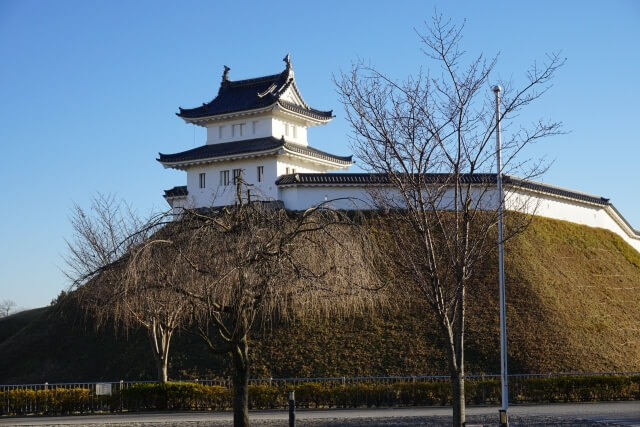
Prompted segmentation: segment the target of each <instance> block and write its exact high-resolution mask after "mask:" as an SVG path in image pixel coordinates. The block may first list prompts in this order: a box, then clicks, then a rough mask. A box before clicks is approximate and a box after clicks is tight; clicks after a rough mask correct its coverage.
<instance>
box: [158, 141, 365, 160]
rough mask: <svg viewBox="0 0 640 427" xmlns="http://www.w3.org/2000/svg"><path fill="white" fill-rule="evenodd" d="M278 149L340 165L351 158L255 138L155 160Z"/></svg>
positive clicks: (210, 157) (214, 156)
mask: <svg viewBox="0 0 640 427" xmlns="http://www.w3.org/2000/svg"><path fill="white" fill-rule="evenodd" d="M279 148H284V149H286V150H289V151H292V152H295V153H298V154H303V155H307V156H310V157H315V158H317V159H322V160H327V161H331V162H336V163H341V164H351V163H352V161H351V156H336V155H334V154H330V153H326V152H324V151H321V150H318V149H316V148H313V147H309V146H303V145H299V144H294V143H291V142H286V141H285V140H284V139H277V138H274V137H266V138H256V139H249V140H244V141H236V142H225V143H222V144H209V145H203V146H201V147H198V148H193V149H191V150H187V151H183V152H180V153H175V154H162V153H159V155H160V157H159V158H158V159H157V160H158V161H159V162H160V163H165V164H167V163H181V162H188V161H197V160H206V159H215V158H218V157H226V156H231V155H236V154H245V153H246V154H250V153H259V152H265V151H266V152H269V151H275V150H277V149H279Z"/></svg>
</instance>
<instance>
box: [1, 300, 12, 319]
mask: <svg viewBox="0 0 640 427" xmlns="http://www.w3.org/2000/svg"><path fill="white" fill-rule="evenodd" d="M15 306H16V303H15V301H13V300H10V299H6V300H3V301H2V302H0V317H6V316H8V315H9V314H10V313H11V310H13V309H14V308H15Z"/></svg>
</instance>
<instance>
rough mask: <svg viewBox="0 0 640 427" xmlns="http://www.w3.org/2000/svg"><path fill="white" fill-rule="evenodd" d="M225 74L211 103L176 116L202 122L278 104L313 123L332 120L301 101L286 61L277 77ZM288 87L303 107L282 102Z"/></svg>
mask: <svg viewBox="0 0 640 427" xmlns="http://www.w3.org/2000/svg"><path fill="white" fill-rule="evenodd" d="M227 72H228V69H227V68H225V74H224V75H223V78H222V82H221V83H220V89H219V90H218V95H217V96H216V97H215V98H214V99H213V100H212V101H210V102H208V103H203V104H202V105H201V106H200V107H195V108H180V111H179V112H178V113H176V115H177V116H178V117H181V118H183V119H185V120H189V119H203V118H207V117H215V116H219V115H223V114H230V113H236V112H240V111H251V110H256V109H261V108H266V107H269V106H272V105H274V104H276V103H277V104H279V105H280V106H281V107H282V108H284V109H285V110H290V111H292V112H294V113H297V114H302V115H305V116H308V117H311V118H313V119H316V120H323V121H324V120H330V119H332V118H333V111H322V110H317V109H315V108H311V107H309V106H308V105H307V104H306V103H305V102H304V101H303V100H302V96H301V95H300V93H299V91H298V89H297V85H296V84H295V79H294V77H293V70H292V69H291V65H290V62H287V68H286V69H285V70H284V71H283V72H281V73H279V74H273V75H270V76H264V77H258V78H253V79H246V80H237V81H231V80H229V79H228V78H227ZM290 87H291V88H292V90H293V91H294V92H295V93H296V95H297V97H298V98H300V101H301V102H302V105H298V104H294V103H292V102H289V101H285V100H284V99H281V96H282V95H283V94H284V93H285V91H286V90H287V89H289V88H290Z"/></svg>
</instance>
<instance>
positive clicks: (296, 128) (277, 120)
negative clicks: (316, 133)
mask: <svg viewBox="0 0 640 427" xmlns="http://www.w3.org/2000/svg"><path fill="white" fill-rule="evenodd" d="M271 126H272V130H271V133H272V135H273V137H274V138H278V139H280V138H282V137H283V136H284V139H285V140H286V141H289V142H295V143H296V144H300V145H304V146H306V145H308V142H307V128H306V126H305V125H304V124H303V123H302V122H297V121H294V120H291V119H289V118H286V119H285V118H282V117H273V119H272V124H271Z"/></svg>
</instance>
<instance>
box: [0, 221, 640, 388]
mask: <svg viewBox="0 0 640 427" xmlns="http://www.w3.org/2000/svg"><path fill="white" fill-rule="evenodd" d="M505 262H506V272H507V277H506V283H507V304H508V314H507V316H508V334H509V335H508V339H509V370H510V372H513V373H526V372H532V373H538V372H567V371H580V372H594V371H640V254H639V253H637V252H636V251H635V250H634V249H633V248H631V247H630V246H628V245H627V244H626V243H625V242H624V241H623V240H622V239H620V238H619V237H618V236H616V235H614V234H612V233H610V232H608V231H605V230H601V229H594V228H589V227H584V226H579V225H576V224H572V223H567V222H563V221H557V220H551V219H545V218H535V220H534V221H533V223H532V225H531V227H530V228H529V229H528V230H527V231H526V232H525V233H524V234H522V235H521V236H519V237H517V238H516V239H514V240H512V241H510V242H509V243H508V245H507V248H506V260H505ZM494 266H495V259H489V260H487V263H486V265H485V266H484V268H483V269H482V271H481V274H480V276H479V280H478V281H477V283H475V284H474V285H473V286H471V287H470V291H469V300H468V301H469V304H468V317H467V319H468V320H467V321H468V323H467V347H466V360H467V372H468V373H497V372H498V371H499V349H498V287H497V279H496V273H495V267H494ZM439 341H440V338H439V335H438V331H437V329H436V324H435V322H434V321H433V319H432V318H431V316H430V315H429V313H428V310H426V309H424V308H423V307H420V306H411V307H404V308H401V309H398V310H391V311H388V312H385V313H381V314H380V313H367V314H363V315H361V316H354V317H351V318H349V319H335V320H333V321H331V322H328V321H309V322H304V323H302V322H299V323H298V324H293V325H286V326H274V327H272V328H270V329H267V330H263V331H257V332H256V333H255V334H254V335H253V336H252V340H251V343H250V346H251V347H250V348H251V351H252V361H253V370H252V376H253V377H274V378H277V377H326V376H329V377H331V376H361V375H363V376H364V375H372V376H379V375H433V374H446V371H445V359H444V354H443V352H442V351H441V350H440V349H441V346H440V344H439ZM147 346H148V341H147V339H146V337H144V336H143V335H141V334H140V333H130V334H129V335H128V336H124V335H123V334H122V333H118V334H116V333H115V332H114V331H113V330H104V331H102V332H99V333H96V332H95V331H94V329H93V326H92V324H91V322H90V321H87V320H86V319H85V318H84V315H83V314H82V313H81V312H80V310H79V309H78V307H77V306H76V305H75V304H74V303H73V301H69V302H67V303H66V304H58V305H56V306H52V307H45V308H40V309H36V310H30V311H27V312H23V313H20V314H17V315H14V316H10V317H8V318H4V319H0V360H1V361H2V363H0V383H5V384H6V383H12V382H13V383H15V382H44V381H48V382H55V381H83V380H84V381H96V380H119V379H154V372H155V369H154V362H153V359H152V357H151V354H150V350H149V349H148V347H147ZM228 373H229V366H228V365H227V364H226V361H225V360H224V359H221V358H216V357H213V356H211V355H209V353H207V351H206V349H205V348H204V347H203V346H202V345H201V344H200V342H199V341H198V340H197V339H196V338H195V337H193V336H191V335H189V334H187V333H182V334H181V335H179V336H177V337H176V338H175V341H174V343H173V345H172V358H171V366H170V374H169V376H170V378H173V379H180V378H189V377H191V378H212V377H221V376H222V377H226V376H227V375H228Z"/></svg>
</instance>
